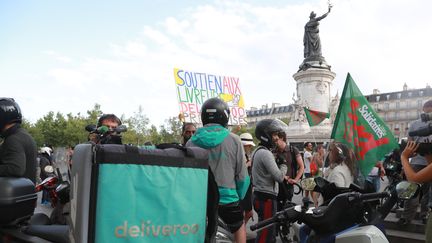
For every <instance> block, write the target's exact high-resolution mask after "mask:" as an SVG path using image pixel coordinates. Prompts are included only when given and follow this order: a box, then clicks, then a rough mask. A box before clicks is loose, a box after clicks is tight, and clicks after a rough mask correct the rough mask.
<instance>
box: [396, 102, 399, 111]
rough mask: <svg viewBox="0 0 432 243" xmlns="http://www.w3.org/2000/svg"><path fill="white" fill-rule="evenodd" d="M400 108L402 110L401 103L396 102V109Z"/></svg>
mask: <svg viewBox="0 0 432 243" xmlns="http://www.w3.org/2000/svg"><path fill="white" fill-rule="evenodd" d="M399 108H400V103H399V101H398V102H396V109H399Z"/></svg>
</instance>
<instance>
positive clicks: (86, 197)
mask: <svg viewBox="0 0 432 243" xmlns="http://www.w3.org/2000/svg"><path fill="white" fill-rule="evenodd" d="M71 177H72V182H71V213H70V216H71V218H70V221H71V241H72V242H77V243H78V242H79V243H85V242H110V243H111V242H182V243H183V242H193V243H196V242H205V241H208V240H209V239H210V238H211V236H209V235H214V234H215V227H216V225H215V223H214V222H216V216H215V215H216V210H217V208H216V207H217V202H218V195H217V189H214V188H216V185H215V184H214V181H213V179H212V174H211V171H210V169H209V167H208V159H207V152H206V150H204V149H201V148H183V147H179V148H167V149H144V148H138V147H135V146H128V145H115V144H105V145H94V144H80V145H77V146H76V147H75V151H74V156H73V160H72V174H71ZM209 178H210V179H209ZM209 183H210V184H209ZM209 185H211V186H210V187H209ZM208 190H211V191H215V192H216V194H214V193H213V192H211V193H208ZM207 195H210V196H209V199H208V200H209V201H208V200H207ZM215 195H216V196H215ZM214 205H216V206H214ZM208 210H210V211H211V212H209V213H208V214H210V215H209V216H208V221H207V218H206V211H208ZM207 224H208V225H209V228H208V229H207V236H206V226H207Z"/></svg>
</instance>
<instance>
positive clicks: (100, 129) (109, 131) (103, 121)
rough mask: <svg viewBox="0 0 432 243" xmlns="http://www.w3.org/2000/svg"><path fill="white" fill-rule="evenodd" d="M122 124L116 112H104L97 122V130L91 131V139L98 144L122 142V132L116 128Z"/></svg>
mask: <svg viewBox="0 0 432 243" xmlns="http://www.w3.org/2000/svg"><path fill="white" fill-rule="evenodd" d="M121 124H122V122H121V120H120V118H118V117H117V116H116V115H114V114H103V115H102V116H101V117H100V118H99V120H98V123H97V126H96V130H95V131H92V132H90V134H89V141H91V142H93V143H96V144H122V139H121V134H120V133H117V132H116V128H117V127H118V126H120V125H121Z"/></svg>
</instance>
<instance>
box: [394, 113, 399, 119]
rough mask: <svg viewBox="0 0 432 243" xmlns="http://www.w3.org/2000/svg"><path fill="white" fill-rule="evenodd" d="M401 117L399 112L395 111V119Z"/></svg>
mask: <svg viewBox="0 0 432 243" xmlns="http://www.w3.org/2000/svg"><path fill="white" fill-rule="evenodd" d="M398 119H399V112H395V120H398Z"/></svg>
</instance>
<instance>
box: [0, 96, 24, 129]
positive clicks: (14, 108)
mask: <svg viewBox="0 0 432 243" xmlns="http://www.w3.org/2000/svg"><path fill="white" fill-rule="evenodd" d="M14 122H16V123H21V122H22V114H21V109H20V107H19V105H18V104H17V103H16V102H15V100H14V99H12V98H0V131H1V130H3V128H4V127H5V126H6V125H7V124H10V123H14Z"/></svg>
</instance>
